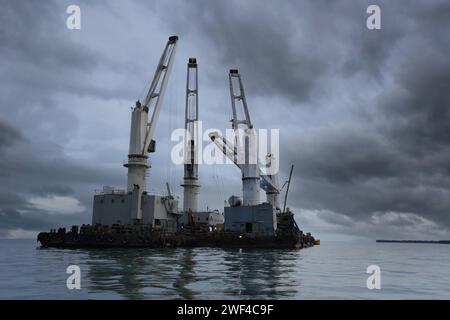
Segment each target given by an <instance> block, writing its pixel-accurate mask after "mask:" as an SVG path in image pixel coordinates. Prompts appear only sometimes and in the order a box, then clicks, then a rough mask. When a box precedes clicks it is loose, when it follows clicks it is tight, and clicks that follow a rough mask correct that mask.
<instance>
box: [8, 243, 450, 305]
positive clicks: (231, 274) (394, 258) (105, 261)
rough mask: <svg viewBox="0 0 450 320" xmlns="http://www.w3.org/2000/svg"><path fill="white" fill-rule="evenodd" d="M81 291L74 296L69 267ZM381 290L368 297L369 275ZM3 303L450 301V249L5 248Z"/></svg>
mask: <svg viewBox="0 0 450 320" xmlns="http://www.w3.org/2000/svg"><path fill="white" fill-rule="evenodd" d="M71 264H76V265H79V266H80V268H81V290H68V289H67V287H66V279H67V277H68V276H69V275H68V274H66V268H67V266H68V265H71ZM372 264H376V265H378V266H379V267H380V268H381V289H380V290H369V289H367V287H366V280H367V277H368V276H369V275H368V274H366V268H367V266H368V265H372ZM0 298H1V299H450V245H438V244H376V243H369V244H366V243H364V244H363V243H337V242H336V243H332V242H330V243H323V244H322V245H321V246H316V247H313V248H308V249H304V250H300V251H291V250H279V251H277V250H222V249H208V248H198V249H170V250H161V249H131V250H123V249H121V250H117V249H108V250H59V249H40V248H38V245H37V243H36V242H35V241H32V240H0Z"/></svg>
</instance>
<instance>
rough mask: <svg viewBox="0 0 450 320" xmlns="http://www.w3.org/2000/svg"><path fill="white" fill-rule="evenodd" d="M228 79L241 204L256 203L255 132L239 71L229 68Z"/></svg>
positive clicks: (257, 171)
mask: <svg viewBox="0 0 450 320" xmlns="http://www.w3.org/2000/svg"><path fill="white" fill-rule="evenodd" d="M228 79H229V84H230V96H231V107H232V112H233V119H232V128H233V130H234V131H235V145H236V146H237V150H238V154H237V158H238V159H237V160H238V163H239V164H240V165H241V171H242V191H243V197H242V198H243V205H244V206H251V205H258V204H259V202H260V200H259V184H260V176H259V167H258V157H257V144H256V132H255V129H253V125H252V123H251V120H250V114H249V112H248V108H247V100H246V98H245V92H244V86H243V84H242V79H241V75H240V74H239V71H238V70H236V69H231V70H230V72H229V74H228ZM242 131H243V132H242Z"/></svg>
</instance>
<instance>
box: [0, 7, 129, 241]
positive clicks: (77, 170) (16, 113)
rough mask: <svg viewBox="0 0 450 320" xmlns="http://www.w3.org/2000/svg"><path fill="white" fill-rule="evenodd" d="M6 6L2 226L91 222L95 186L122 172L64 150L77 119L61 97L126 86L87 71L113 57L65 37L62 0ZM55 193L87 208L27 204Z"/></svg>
mask: <svg viewBox="0 0 450 320" xmlns="http://www.w3.org/2000/svg"><path fill="white" fill-rule="evenodd" d="M1 7H2V10H0V55H1V57H2V62H1V64H0V82H1V84H2V85H1V87H0V110H1V113H0V166H1V168H2V169H1V171H0V179H1V185H0V230H2V229H3V231H2V232H4V233H5V232H6V233H5V234H7V231H5V230H8V229H25V230H42V229H48V228H50V227H56V226H57V225H61V224H62V222H64V223H65V224H70V223H80V222H82V221H83V222H85V221H86V220H87V221H89V212H90V210H91V209H90V205H91V201H92V199H91V195H92V191H93V186H92V185H95V184H97V183H98V181H100V180H102V178H104V181H105V180H106V181H114V180H115V179H116V180H117V175H116V174H115V172H107V170H105V169H104V168H95V167H92V166H91V165H89V164H87V163H80V162H74V161H72V160H71V159H70V158H68V157H67V156H66V155H65V152H64V146H62V145H61V141H64V139H68V138H70V136H71V135H73V134H74V133H75V132H76V130H77V126H78V124H77V118H76V116H75V115H74V113H73V112H71V111H70V110H68V109H67V108H65V105H60V104H59V103H58V102H57V101H56V96H57V95H61V94H64V93H67V94H74V95H77V96H96V97H103V98H107V99H111V98H112V97H117V96H120V95H121V90H115V89H114V88H106V89H105V88H101V87H99V86H98V85H97V84H96V83H92V81H91V80H90V78H89V76H90V74H91V73H92V71H93V70H94V69H95V68H97V67H100V68H101V67H104V68H106V67H108V66H110V65H112V64H110V61H109V60H108V59H107V58H105V57H102V56H101V55H99V53H98V52H97V51H96V49H91V48H88V47H87V46H85V45H84V44H82V43H75V42H73V40H72V39H71V38H70V37H69V36H68V34H67V32H68V30H67V28H65V19H66V18H67V14H66V12H65V6H64V3H63V2H59V1H40V2H35V1H6V2H3V1H2V5H1ZM57 140H58V141H57ZM50 196H70V197H72V198H76V199H79V200H80V201H81V203H82V205H83V207H84V208H86V212H81V213H80V212H79V213H77V214H56V213H55V214H50V213H48V212H46V211H45V210H42V209H39V208H37V207H36V206H33V205H32V204H31V203H30V198H32V197H41V198H46V197H50Z"/></svg>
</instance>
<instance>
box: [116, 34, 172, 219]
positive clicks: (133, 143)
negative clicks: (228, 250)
mask: <svg viewBox="0 0 450 320" xmlns="http://www.w3.org/2000/svg"><path fill="white" fill-rule="evenodd" d="M177 40H178V37H177V36H171V37H169V40H168V41H167V44H166V46H165V48H164V51H163V53H162V55H161V58H160V59H159V63H158V65H157V67H156V71H155V74H154V76H153V80H152V82H151V85H150V88H149V91H148V93H147V95H146V97H145V99H144V101H143V103H141V102H140V101H137V102H136V105H135V107H134V108H132V114H131V130H130V147H129V152H128V161H127V163H125V164H124V166H125V167H126V168H128V177H127V190H128V192H132V193H133V194H134V195H135V196H134V198H135V199H136V201H133V205H132V210H131V218H132V219H137V220H141V219H142V211H141V203H140V202H141V197H142V192H143V191H145V190H146V172H147V170H148V169H149V168H150V165H149V163H148V153H150V152H154V151H155V141H154V140H153V135H154V132H155V129H156V123H157V121H158V118H159V113H160V110H161V104H162V101H163V97H164V93H165V90H166V87H167V82H168V80H169V76H170V73H171V70H172V65H173V60H174V56H175V51H176V45H177ZM150 111H151V112H152V115H151V117H150V121H148V119H149V112H150Z"/></svg>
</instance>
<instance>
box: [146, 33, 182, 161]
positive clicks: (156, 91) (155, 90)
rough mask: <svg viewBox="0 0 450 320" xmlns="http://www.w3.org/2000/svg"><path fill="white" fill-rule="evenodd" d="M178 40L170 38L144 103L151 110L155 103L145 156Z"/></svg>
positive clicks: (148, 128) (148, 129)
mask: <svg viewBox="0 0 450 320" xmlns="http://www.w3.org/2000/svg"><path fill="white" fill-rule="evenodd" d="M177 40H178V37H177V36H172V37H169V41H168V42H167V44H166V47H165V48H164V51H163V53H162V55H161V58H160V59H159V63H158V66H157V67H156V71H155V75H154V77H153V80H152V83H151V85H150V89H149V91H148V93H147V96H146V97H145V100H144V103H143V107H144V108H148V109H149V110H150V108H151V107H152V104H153V102H155V103H154V109H153V114H152V117H151V119H150V121H149V122H148V124H147V130H146V135H145V140H144V147H143V149H142V155H145V154H146V153H147V152H148V147H149V146H150V143H151V141H152V139H153V135H154V132H155V128H156V123H157V121H158V118H159V113H160V111H161V103H162V100H163V97H164V93H165V91H166V87H167V82H168V80H169V76H170V73H171V70H172V65H173V60H174V57H175V52H176V46H177Z"/></svg>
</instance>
